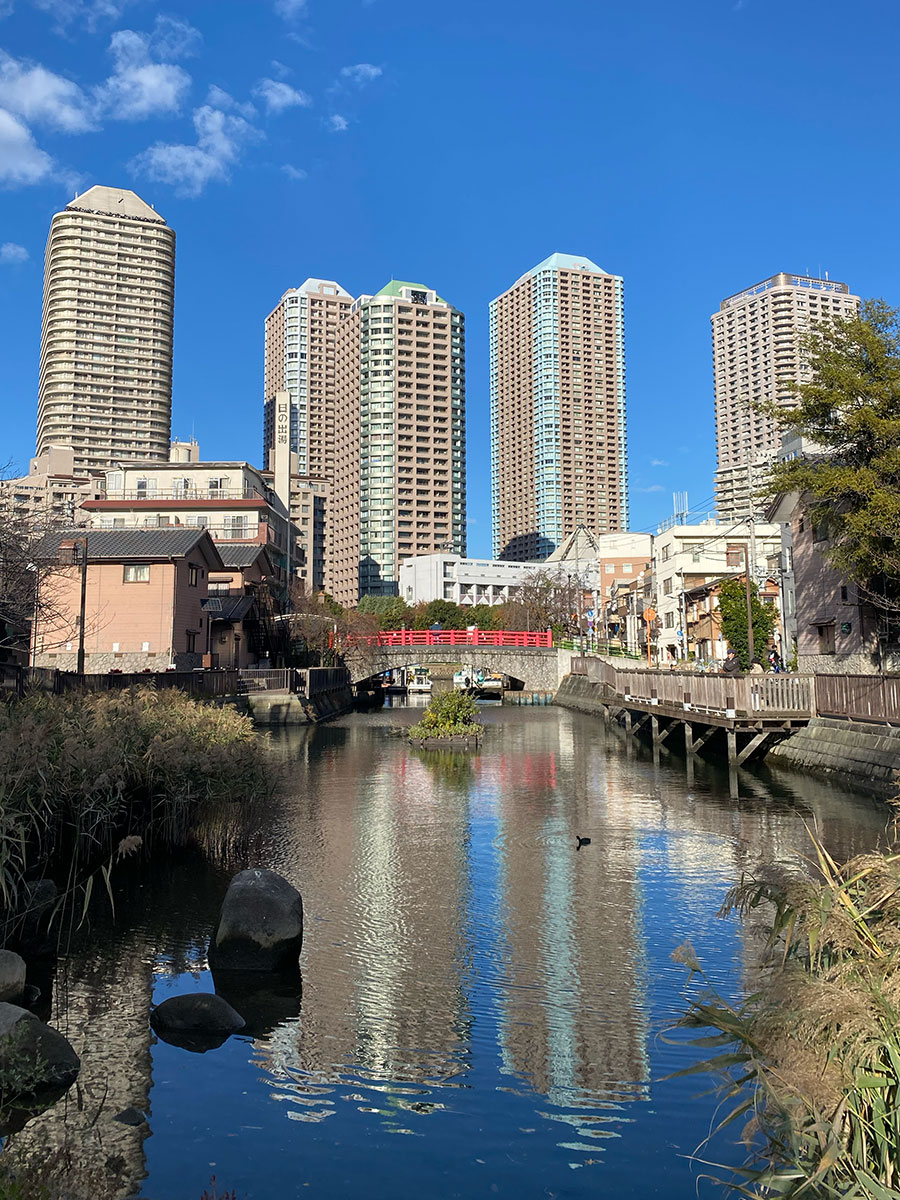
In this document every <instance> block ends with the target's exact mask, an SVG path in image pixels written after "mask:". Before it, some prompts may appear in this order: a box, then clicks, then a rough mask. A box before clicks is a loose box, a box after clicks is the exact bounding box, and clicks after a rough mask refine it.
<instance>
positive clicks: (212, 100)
mask: <svg viewBox="0 0 900 1200" xmlns="http://www.w3.org/2000/svg"><path fill="white" fill-rule="evenodd" d="M206 103H207V104H208V105H209V107H210V108H221V110H222V111H223V112H236V113H240V114H241V116H242V117H247V119H248V120H250V119H251V118H253V117H255V116H256V106H255V105H253V104H251V103H250V101H249V100H248V101H247V102H246V104H240V103H239V102H238V101H237V100H235V98H234V96H232V95H231V94H230V93H228V92H226V91H225V89H224V88H220V87H218V86H217V85H216V84H214V83H213V84H210V88H209V91H208V92H207V93H206Z"/></svg>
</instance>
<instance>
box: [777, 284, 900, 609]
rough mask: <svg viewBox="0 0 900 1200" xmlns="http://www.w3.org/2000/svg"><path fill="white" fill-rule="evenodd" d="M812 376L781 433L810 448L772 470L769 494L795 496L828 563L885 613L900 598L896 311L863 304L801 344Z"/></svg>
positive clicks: (899, 341)
mask: <svg viewBox="0 0 900 1200" xmlns="http://www.w3.org/2000/svg"><path fill="white" fill-rule="evenodd" d="M803 351H804V353H805V355H806V360H807V363H808V365H809V368H810V371H811V379H810V381H809V382H808V383H798V384H795V385H794V388H793V390H794V392H795V394H796V397H797V405H796V408H795V409H793V410H792V411H791V412H790V414H789V415H787V416H786V415H785V413H784V412H783V411H782V410H779V409H777V408H774V407H771V406H770V407H769V408H768V410H767V411H768V412H769V413H770V414H771V415H773V416H776V417H777V418H778V420H779V421H780V422H781V423H782V424H787V425H788V426H789V427H790V428H791V429H793V430H795V431H796V432H797V433H799V434H801V435H802V436H803V437H804V438H805V439H808V441H809V442H811V443H812V444H813V446H812V448H811V449H810V450H809V451H808V452H807V453H806V454H805V455H804V456H802V457H800V458H796V459H793V460H791V461H789V462H783V463H777V464H775V466H774V467H773V468H772V471H771V474H770V478H769V486H768V488H767V491H768V492H770V493H776V494H777V493H786V492H793V491H796V492H798V493H799V496H800V503H801V505H802V506H803V508H804V509H805V510H806V512H807V513H808V514H809V518H810V520H811V521H812V524H813V527H814V528H815V529H816V532H817V534H818V535H820V537H821V538H822V539H827V541H828V543H829V546H828V549H827V550H826V551H825V555H826V557H827V559H828V560H829V562H830V563H831V564H832V566H834V567H835V568H836V569H837V570H838V571H839V572H840V573H841V575H843V576H844V577H845V578H846V579H849V580H852V581H853V582H855V583H857V584H858V585H859V586H860V587H861V588H862V589H864V591H866V592H867V593H868V595H869V598H870V599H871V600H873V601H874V602H875V603H876V604H880V605H881V606H882V607H892V608H896V607H897V606H898V598H900V310H898V309H896V308H890V307H889V306H888V305H887V304H886V303H885V302H884V301H883V300H866V301H864V302H863V304H862V307H861V309H860V312H859V315H858V316H854V317H847V318H842V319H835V320H834V321H830V322H828V323H823V324H821V325H819V326H818V327H817V328H816V329H814V330H813V331H812V332H810V333H809V334H808V335H807V336H806V338H805V339H804V342H803Z"/></svg>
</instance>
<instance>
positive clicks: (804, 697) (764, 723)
mask: <svg viewBox="0 0 900 1200" xmlns="http://www.w3.org/2000/svg"><path fill="white" fill-rule="evenodd" d="M571 670H572V674H573V675H583V676H585V677H586V678H588V679H589V680H590V681H591V682H592V683H597V684H600V685H602V690H603V696H604V699H608V705H607V708H608V711H609V712H610V715H613V714H615V715H617V716H618V715H621V717H622V719H623V724H624V726H625V729H626V730H627V731H628V732H629V733H632V734H637V733H639V732H640V731H641V730H642V729H645V728H646V727H648V726H649V729H650V733H651V735H652V739H653V745H654V747H659V746H662V745H663V744H664V743H665V741H666V739H667V738H668V737H669V736H670V735H671V734H672V733H673V732H674V731H676V730H678V731H679V732H680V733H681V734H682V736H683V738H684V748H685V752H686V753H687V755H688V756H689V757H692V756H694V755H696V754H697V753H698V752H699V750H700V749H701V748H702V747H703V746H704V745H705V744H706V742H707V741H709V739H710V738H711V737H712V736H713V734H714V733H715V732H716V731H717V730H719V729H722V730H724V731H725V738H726V744H727V747H728V764H729V766H731V767H738V766H740V765H741V764H742V763H745V762H746V761H747V760H748V759H749V758H750V757H751V756H753V755H759V754H762V753H764V752H765V749H766V748H767V746H768V744H770V743H771V742H772V741H773V740H777V739H780V738H783V737H786V736H787V735H788V734H789V733H791V732H792V731H793V730H795V729H799V728H800V727H801V726H803V725H806V724H807V723H808V721H809V720H810V719H811V718H812V717H813V716H815V715H816V678H817V677H816V676H814V675H774V674H765V675H738V676H728V675H701V674H697V673H694V672H689V671H684V672H682V671H652V670H646V669H644V670H636V669H634V668H626V669H621V668H619V667H616V666H613V665H612V663H609V662H606V661H604V660H603V659H599V658H574V659H573V660H572V667H571Z"/></svg>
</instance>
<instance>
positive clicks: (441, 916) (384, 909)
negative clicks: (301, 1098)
mask: <svg viewBox="0 0 900 1200" xmlns="http://www.w3.org/2000/svg"><path fill="white" fill-rule="evenodd" d="M404 751H405V747H404ZM306 783H307V787H305V788H304V790H303V792H302V793H301V794H300V795H299V796H297V797H295V798H294V799H292V800H288V801H286V802H285V807H284V809H283V811H282V813H281V815H280V818H279V820H278V821H277V822H276V824H275V826H274V827H273V829H272V830H271V832H270V835H269V836H268V837H267V842H268V847H267V856H268V858H267V860H271V858H272V857H273V856H274V859H275V861H273V862H272V865H273V866H274V867H275V869H276V870H280V871H281V872H282V873H284V874H285V875H286V876H287V877H288V878H291V879H292V881H293V882H296V883H297V884H298V886H300V887H301V888H302V891H303V898H304V909H305V922H306V930H307V932H306V935H305V938H304V952H303V978H304V991H303V1014H302V1019H301V1021H300V1022H299V1024H296V1025H292V1026H285V1027H283V1028H282V1029H281V1030H276V1031H275V1033H274V1034H273V1036H272V1037H271V1038H270V1039H269V1043H268V1046H267V1047H266V1048H264V1057H265V1058H266V1059H267V1060H268V1065H269V1068H270V1070H272V1071H273V1073H274V1074H275V1075H276V1078H280V1079H282V1080H284V1079H294V1078H295V1077H297V1073H298V1072H299V1073H300V1075H301V1076H307V1077H309V1078H310V1079H312V1080H313V1081H316V1082H318V1083H322V1082H327V1081H332V1082H334V1081H336V1080H337V1079H344V1078H347V1077H348V1076H354V1075H358V1076H360V1077H363V1078H370V1079H372V1080H395V1081H396V1080H400V1081H406V1082H413V1083H415V1082H425V1081H447V1080H448V1079H451V1078H453V1077H455V1076H458V1075H459V1074H460V1073H462V1072H464V1071H465V1070H466V1069H467V1054H466V1044H467V1040H468V1033H467V1029H468V1014H467V1010H466V1000H465V993H464V988H463V980H462V972H463V968H464V963H465V959H466V947H465V944H464V940H463V939H464V933H465V909H466V897H467V891H468V863H467V858H466V843H467V836H466V822H467V804H466V800H467V794H468V786H467V780H466V779H457V778H454V775H453V772H452V771H451V772H450V774H449V776H448V775H446V774H445V773H444V772H441V771H438V772H437V773H433V772H432V771H430V770H429V768H428V766H427V765H426V764H425V763H424V762H423V761H422V759H421V757H420V756H417V755H415V754H411V753H410V754H408V753H405V752H404V753H400V754H385V753H384V747H383V745H382V744H380V742H379V740H378V739H377V738H375V737H373V736H372V732H371V730H370V729H368V728H365V727H363V728H360V727H356V728H354V727H350V728H346V729H331V730H328V731H327V732H326V733H325V736H324V737H322V738H320V739H319V741H318V744H317V746H316V751H315V752H314V753H312V754H311V755H310V764H309V772H308V775H306Z"/></svg>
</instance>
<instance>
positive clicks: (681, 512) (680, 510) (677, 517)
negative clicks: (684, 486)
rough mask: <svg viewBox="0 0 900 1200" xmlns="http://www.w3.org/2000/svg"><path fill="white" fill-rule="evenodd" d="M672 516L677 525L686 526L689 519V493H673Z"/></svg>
mask: <svg viewBox="0 0 900 1200" xmlns="http://www.w3.org/2000/svg"><path fill="white" fill-rule="evenodd" d="M672 516H673V517H674V523H675V524H676V525H686V524H687V518H688V494H687V492H673V493H672Z"/></svg>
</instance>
